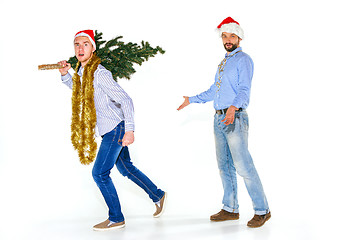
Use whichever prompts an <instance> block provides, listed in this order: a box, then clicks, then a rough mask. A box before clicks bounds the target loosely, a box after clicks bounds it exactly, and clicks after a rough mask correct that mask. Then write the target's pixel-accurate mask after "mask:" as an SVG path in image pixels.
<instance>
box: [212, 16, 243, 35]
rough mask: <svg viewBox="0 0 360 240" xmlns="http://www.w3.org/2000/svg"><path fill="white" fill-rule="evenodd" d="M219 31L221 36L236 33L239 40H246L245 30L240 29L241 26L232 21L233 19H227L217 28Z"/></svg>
mask: <svg viewBox="0 0 360 240" xmlns="http://www.w3.org/2000/svg"><path fill="white" fill-rule="evenodd" d="M217 30H218V32H219V34H220V36H221V34H222V33H223V32H227V33H234V34H236V35H237V36H238V37H239V38H241V39H244V30H242V28H241V27H240V24H239V23H238V22H237V21H235V20H234V19H232V18H231V17H227V18H225V19H224V20H223V21H222V22H221V23H220V24H219V26H217Z"/></svg>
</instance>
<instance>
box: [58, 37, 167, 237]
mask: <svg viewBox="0 0 360 240" xmlns="http://www.w3.org/2000/svg"><path fill="white" fill-rule="evenodd" d="M74 48H75V56H76V58H77V60H78V63H77V66H76V70H75V73H74V75H73V76H71V75H70V73H69V72H68V71H69V69H70V68H71V65H70V63H68V62H66V61H61V62H59V63H58V64H60V65H61V66H63V68H61V69H60V70H59V71H60V73H61V80H62V82H63V83H64V84H66V85H67V86H68V87H70V88H71V89H72V123H71V140H72V143H73V145H74V147H75V149H76V150H77V151H78V153H79V157H80V161H81V163H83V164H89V163H91V162H92V161H93V160H94V159H95V157H96V160H95V163H94V167H93V171H92V175H93V178H94V180H95V182H96V184H97V186H98V187H99V189H100V191H101V193H102V195H103V197H104V199H105V202H106V204H107V206H108V208H109V218H108V219H107V220H106V221H104V222H102V223H99V224H97V225H95V226H94V227H93V229H94V230H97V231H106V230H110V229H117V228H122V227H124V226H125V219H124V216H123V214H122V212H121V207H120V201H119V198H118V195H117V192H116V189H115V186H114V184H113V182H112V180H111V178H110V176H109V175H110V171H111V169H112V168H113V167H114V165H116V167H117V169H118V170H119V171H120V173H121V174H122V175H124V176H127V177H128V178H129V179H130V180H132V181H133V182H134V183H136V184H137V185H138V186H139V187H141V188H142V189H143V190H144V191H145V192H146V193H147V194H148V195H149V197H150V198H151V200H152V201H153V202H154V203H155V206H156V212H155V213H154V214H153V216H154V217H160V215H161V214H162V213H163V211H164V204H165V200H166V199H165V198H166V193H165V192H164V191H162V190H161V189H159V188H157V186H156V185H155V184H154V183H153V182H152V181H151V180H150V179H149V178H148V177H147V176H145V174H143V173H142V172H141V171H140V170H138V169H137V168H136V167H135V166H134V165H133V164H132V162H131V159H130V155H129V149H128V146H129V145H130V144H132V143H133V142H134V107H133V103H132V100H131V98H130V97H129V96H128V94H127V93H126V92H125V91H124V90H123V89H122V88H121V87H120V86H119V84H117V83H116V82H115V81H114V79H113V77H112V74H111V72H110V71H108V70H107V69H105V68H104V67H103V66H102V65H101V64H100V62H101V60H100V58H99V57H97V55H96V44H95V38H94V32H93V31H92V30H84V31H80V32H78V33H77V34H76V35H75V37H74ZM95 134H96V135H98V136H102V142H101V145H100V148H99V152H98V153H97V156H96V150H97V146H96V142H95Z"/></svg>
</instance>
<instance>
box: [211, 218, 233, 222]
mask: <svg viewBox="0 0 360 240" xmlns="http://www.w3.org/2000/svg"><path fill="white" fill-rule="evenodd" d="M236 220H239V218H230V219H220V220H216V219H210V221H212V222H225V221H236Z"/></svg>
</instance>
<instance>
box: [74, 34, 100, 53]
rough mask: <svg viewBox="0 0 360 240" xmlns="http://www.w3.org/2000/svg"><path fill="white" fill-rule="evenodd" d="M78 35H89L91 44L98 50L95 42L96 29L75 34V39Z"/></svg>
mask: <svg viewBox="0 0 360 240" xmlns="http://www.w3.org/2000/svg"><path fill="white" fill-rule="evenodd" d="M77 37H87V38H89V40H90V42H91V44H92V45H93V47H94V48H95V50H96V44H95V37H94V31H93V30H83V31H80V32H78V33H76V34H75V37H74V40H75V38H77Z"/></svg>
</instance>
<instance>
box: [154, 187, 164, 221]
mask: <svg viewBox="0 0 360 240" xmlns="http://www.w3.org/2000/svg"><path fill="white" fill-rule="evenodd" d="M166 195H167V194H166V193H164V196H163V197H162V198H161V199H160V206H158V205H157V204H155V207H156V211H155V213H154V214H153V216H154V218H158V217H160V216H161V215H162V214H163V212H164V210H165V203H166V197H167V196H166Z"/></svg>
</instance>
